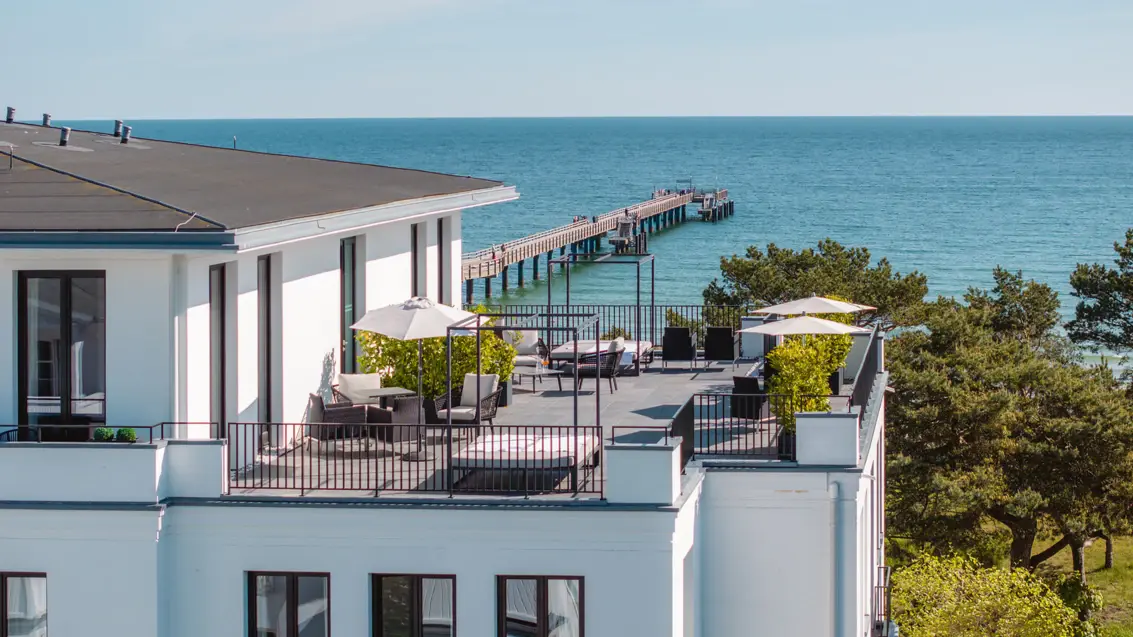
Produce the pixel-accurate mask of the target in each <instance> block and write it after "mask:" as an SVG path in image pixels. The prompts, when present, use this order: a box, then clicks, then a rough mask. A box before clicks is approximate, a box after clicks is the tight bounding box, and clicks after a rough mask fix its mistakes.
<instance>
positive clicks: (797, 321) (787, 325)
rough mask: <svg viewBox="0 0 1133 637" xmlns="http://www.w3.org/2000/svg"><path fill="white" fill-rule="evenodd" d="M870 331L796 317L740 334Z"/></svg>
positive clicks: (765, 324)
mask: <svg viewBox="0 0 1133 637" xmlns="http://www.w3.org/2000/svg"><path fill="white" fill-rule="evenodd" d="M869 331H870V330H869V329H868V328H865V327H855V326H853V325H846V324H844V323H838V322H837V321H828V320H826V319H821V318H818V317H817V316H796V317H793V318H789V319H783V320H782V321H773V322H771V323H764V324H763V325H756V326H753V327H745V328H744V329H742V330H740V331H739V333H740V334H770V335H772V336H792V335H798V334H802V335H806V334H866V333H869Z"/></svg>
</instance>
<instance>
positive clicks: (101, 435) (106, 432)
mask: <svg viewBox="0 0 1133 637" xmlns="http://www.w3.org/2000/svg"><path fill="white" fill-rule="evenodd" d="M92 439H93V440H94V441H95V442H114V430H113V429H111V428H110V427H97V428H95V430H94V434H93V436H92Z"/></svg>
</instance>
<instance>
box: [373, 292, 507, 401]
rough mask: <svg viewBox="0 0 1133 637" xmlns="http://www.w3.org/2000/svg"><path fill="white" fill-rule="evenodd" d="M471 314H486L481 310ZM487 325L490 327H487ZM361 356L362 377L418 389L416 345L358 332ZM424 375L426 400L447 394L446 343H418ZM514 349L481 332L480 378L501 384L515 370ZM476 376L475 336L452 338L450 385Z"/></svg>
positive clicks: (433, 339) (493, 335)
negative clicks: (367, 375) (490, 377)
mask: <svg viewBox="0 0 1133 637" xmlns="http://www.w3.org/2000/svg"><path fill="white" fill-rule="evenodd" d="M470 311H474V312H482V311H485V310H484V308H482V307H480V308H477V309H475V310H470ZM489 324H490V323H489ZM358 342H359V344H360V345H361V354H360V355H359V356H358V362H359V365H360V366H361V369H362V371H363V372H365V373H378V374H381V375H382V385H383V386H390V387H405V388H406V389H413V390H416V388H417V363H418V356H417V341H399V340H397V339H393V338H388V337H386V336H382V335H380V334H375V333H373V332H358ZM421 343H422V349H423V351H424V356H423V369H424V374H423V378H422V391H423V393H424V396H425V397H426V398H436V397H438V396H441V395H443V394H444V393H445V391H446V385H445V369H446V354H445V339H443V338H427V339H423V340H422V341H421ZM515 353H516V352H515V348H514V347H512V346H511V345H510V344H509V343H508V342H507V341H504V340H503V339H502V338H500V336H499V335H497V334H496V333H495V332H493V331H488V330H483V331H481V332H480V355H481V358H480V360H481V364H480V370H481V373H482V374H498V375H499V377H500V380H501V381H506V380H507V379H509V378H510V377H511V373H512V371H513V370H514V369H515ZM474 373H476V336H475V335H472V336H454V337H453V339H452V384H453V387H456V386H459V385H461V384H463V383H464V375H465V374H474Z"/></svg>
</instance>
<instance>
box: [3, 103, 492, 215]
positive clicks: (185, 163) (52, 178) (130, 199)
mask: <svg viewBox="0 0 1133 637" xmlns="http://www.w3.org/2000/svg"><path fill="white" fill-rule="evenodd" d="M59 133H60V129H58V128H44V127H41V126H31V125H26V124H5V123H3V122H0V231H5V230H7V231H19V230H78V231H82V230H172V229H174V228H176V227H177V226H178V225H181V224H183V225H181V230H210V229H212V230H222V229H233V228H243V227H249V226H258V225H262V224H268V223H273V222H279V221H286V220H290V219H301V218H303V217H311V216H316V215H322V214H327V213H332V212H340V211H344V210H354V209H358V208H366V207H369V206H378V205H382V204H388V203H393V202H397V201H405V200H410V199H418V198H422V197H429V196H436V195H449V194H457V193H463V192H471V191H475V190H483V189H486V188H494V187H496V186H500V185H501V184H500V182H496V181H489V180H486V179H475V178H472V177H458V176H454V175H444V174H439V173H431V172H425V171H419V170H407V169H402V168H389V167H385V166H373V165H370V164H356V163H348V162H341V161H332V160H324V159H312V158H307V157H293V156H288V155H272V154H267V153H256V152H251V151H241V150H232V149H226V148H214V147H211V146H197V145H193V144H181V143H176V142H162V141H156V140H150V139H142V138H132V139H131V140H130V143H129V144H120V143H118V139H117V138H116V137H112V136H110V135H106V134H101V133H90V132H83V131H72V132H71V137H70V142H69V145H68V147H66V148H62V147H60V146H58V142H59ZM9 144H11V145H14V148H12V151H13V154H14V155H15V159H14V161H13V170H11V171H9V170H8V157H7V151H8V150H9V149H8V148H7V146H8V145H9ZM21 160H22V161H21Z"/></svg>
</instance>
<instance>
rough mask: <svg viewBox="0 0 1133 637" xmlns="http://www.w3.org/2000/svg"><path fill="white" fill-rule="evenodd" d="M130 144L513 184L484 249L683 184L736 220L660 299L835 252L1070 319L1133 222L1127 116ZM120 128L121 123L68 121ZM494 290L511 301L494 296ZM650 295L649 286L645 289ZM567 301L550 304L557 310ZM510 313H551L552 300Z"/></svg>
mask: <svg viewBox="0 0 1133 637" xmlns="http://www.w3.org/2000/svg"><path fill="white" fill-rule="evenodd" d="M130 124H132V125H133V126H134V135H136V136H140V137H154V138H160V139H170V140H178V141H187V142H195V143H201V144H213V145H217V146H231V144H232V138H233V136H235V137H236V138H237V144H238V146H239V147H240V148H244V149H251V150H263V151H270V152H275V153H290V154H296V155H310V156H316V157H327V158H334V159H343V160H352V161H362V162H372V163H379V164H389V165H395V166H405V167H412V168H422V169H428V170H435V171H442V172H451V173H457V174H462V175H474V176H479V177H489V178H495V179H499V180H502V181H504V182H506V183H508V184H514V185H516V186H517V187H518V189H519V191H520V193H521V194H522V197H521V199H520V200H519V201H517V202H515V203H510V204H504V205H498V206H491V207H488V208H482V209H477V210H474V211H471V212H469V213H467V214H466V215H465V218H464V219H465V222H464V240H465V249H466V250H473V249H477V248H481V247H486V246H488V245H491V244H492V243H500V242H503V241H507V240H509V239H514V238H516V237H520V236H523V235H526V234H529V233H532V232H536V231H539V230H543V229H547V228H550V227H553V226H556V225H560V224H563V223H567V222H569V221H570V220H571V217H572V216H573V215H579V214H581V215H595V214H599V213H603V212H607V211H609V210H612V209H615V208H620V207H623V206H625V205H628V204H630V203H633V202H636V201H639V200H642V199H646V198H648V196H649V193H650V192H651V191H652V190H653V189H654V188H655V187H673V186H675V185H676V180H678V179H687V178H691V179H693V180H694V181H695V183H696V185H697V186H713V185H717V184H718V185H720V186H722V187H726V188H728V189H729V191H730V193H731V195H732V198H733V199H735V200H736V216H735V217H734V218H732V219H729V220H727V221H725V222H722V223H719V224H716V225H712V224H702V223H699V222H697V223H687V224H684V225H679V226H677V227H675V228H673V229H671V230H668V231H665V232H663V233H661V234H660V235H657V236H656V237H655V238H654V239H653V240H652V241H651V243H650V247H651V249H652V251H653V252H654V253H655V254H656V255H657V295H658V302H666V303H684V302H693V303H695V302H698V301H699V299H700V291H701V290H702V289H703V287H704V285H705V284H707V283H708V282H709V281H710V280H711V279H712V278H713V276H715V275H716V274H717V273H718V269H719V259H720V257H721V256H723V255H731V254H734V253H742V252H743V251H744V250H745V248H746V247H747V246H749V245H752V244H757V245H761V246H762V245H766V244H767V243H769V242H774V243H776V244H779V245H781V246H788V247H792V248H799V247H806V246H812V245H814V244H815V242H816V241H818V240H819V239H822V238H824V237H832V238H834V239H836V240H838V241H841V242H843V243H845V244H848V245H852V246H865V247H868V248H869V249H870V251H871V252H872V253H873V255H874V257H875V258H879V257H887V258H888V259H889V260H890V262H891V263H893V265H894V266H895V267H896V268H897V269H899V270H900V271H903V272H904V271H909V270H914V269H915V270H920V271H921V272H923V273H925V274H927V275H928V277H929V283H930V289H931V293H932V294H934V295H935V294H944V295H956V294H960V293H962V292H963V291H964V290H965V289H966V288H967V287H968V286H970V285H977V286H982V285H987V284H988V283H989V281H990V279H991V277H990V274H991V269H992V268H993V267H994V266H996V265H997V264H998V265H1002V266H1005V267H1008V268H1011V269H1021V270H1023V272H1024V273H1025V274H1026V275H1027V276H1029V277H1033V278H1036V279H1039V280H1041V281H1045V282H1047V283H1049V284H1051V285H1053V286H1054V287H1055V288H1056V289H1057V290H1058V291H1059V292H1060V293H1062V294H1063V295H1064V299H1063V303H1064V312H1065V311H1069V310H1070V307H1069V306H1070V305H1072V302H1073V299H1072V298H1069V296H1068V291H1069V286H1068V284H1067V279H1068V277H1069V274H1070V272H1071V270H1072V269H1073V268H1074V265H1075V264H1076V263H1078V262H1084V261H1091V262H1092V261H1099V260H1104V261H1110V260H1111V258H1112V244H1113V242H1114V240H1116V239H1118V238H1119V237H1121V236H1123V233H1124V231H1125V229H1126V228H1127V227H1130V226H1133V118H703V119H700V118H674V119H668V118H658V119H652V118H648V119H486V120H485V119H435V120H231V121H226V120H209V121H133V122H130ZM72 125H74V126H76V127H80V126H81V127H85V128H93V129H96V130H109V129H110V126H111V125H110V123H109V122H81V123H73V124H72ZM576 273H577V276H574V275H572V280H573V281H572V283H573V290H574V293H573V294H572V298H573V299H575V300H577V301H579V302H626V301H628V300H631V299H632V293H633V280H632V270H630V269H624V270H622V269H616V268H612V267H600V268H599V267H596V266H589V267H582V268H579V269H578V270H576ZM495 288H496V291H497V293H498V290H499V286H498V285H497V286H495ZM646 289H648V288H646ZM561 296H562V295H561V292H558V294H557V297H556V298H561ZM507 298H509V299H510V300H511V301H513V302H522V301H525V300H526V301H531V302H538V301H542V300H545V299H546V288H545V287H543V284H540V285H537V286H534V287H528V288H527V289H525V290H523V291H516V290H513V291H512V293H511V295H510V297H507Z"/></svg>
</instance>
